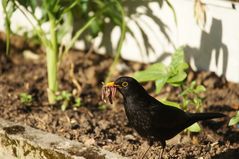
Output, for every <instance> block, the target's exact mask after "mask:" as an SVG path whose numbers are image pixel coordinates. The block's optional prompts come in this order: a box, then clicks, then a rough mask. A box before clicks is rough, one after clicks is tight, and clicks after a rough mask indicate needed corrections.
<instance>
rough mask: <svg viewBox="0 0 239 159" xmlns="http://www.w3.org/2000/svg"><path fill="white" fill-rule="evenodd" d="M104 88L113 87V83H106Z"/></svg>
mask: <svg viewBox="0 0 239 159" xmlns="http://www.w3.org/2000/svg"><path fill="white" fill-rule="evenodd" d="M106 86H107V87H114V86H115V83H114V82H108V83H106Z"/></svg>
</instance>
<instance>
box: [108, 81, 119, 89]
mask: <svg viewBox="0 0 239 159" xmlns="http://www.w3.org/2000/svg"><path fill="white" fill-rule="evenodd" d="M105 86H106V87H118V88H120V85H117V84H115V82H108V83H106V85H105Z"/></svg>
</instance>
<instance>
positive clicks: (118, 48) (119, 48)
mask: <svg viewBox="0 0 239 159" xmlns="http://www.w3.org/2000/svg"><path fill="white" fill-rule="evenodd" d="M115 2H116V3H117V5H118V7H119V9H120V12H121V16H122V23H121V26H120V28H121V35H120V39H119V42H118V46H117V49H116V55H115V58H114V61H113V63H112V65H111V66H110V70H109V73H108V75H107V77H106V80H105V83H107V82H109V80H110V77H111V76H112V74H113V72H114V71H115V67H116V64H117V63H118V62H119V58H120V54H121V49H122V46H123V42H124V39H125V34H126V23H125V19H124V18H125V13H124V8H123V7H122V6H121V4H120V3H119V2H118V1H117V0H116V1H115Z"/></svg>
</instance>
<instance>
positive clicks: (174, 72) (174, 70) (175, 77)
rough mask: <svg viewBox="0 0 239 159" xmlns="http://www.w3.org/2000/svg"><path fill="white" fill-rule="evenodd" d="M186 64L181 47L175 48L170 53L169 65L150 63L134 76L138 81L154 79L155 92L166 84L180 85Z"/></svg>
mask: <svg viewBox="0 0 239 159" xmlns="http://www.w3.org/2000/svg"><path fill="white" fill-rule="evenodd" d="M187 68H188V64H187V63H186V62H185V60H184V52H183V49H182V48H180V49H177V50H176V52H175V53H174V54H173V55H172V61H171V63H170V64H169V66H167V65H165V64H163V63H160V62H159V63H155V64H152V65H150V66H149V67H148V68H147V69H146V70H143V71H139V72H136V73H135V74H134V78H135V79H137V80H138V81H139V82H146V81H155V86H156V93H159V92H160V90H161V88H162V87H163V86H164V85H165V84H166V83H168V84H170V85H172V86H176V87H178V86H181V85H182V83H183V81H184V80H185V78H186V77H187V73H186V72H185V71H186V69H187Z"/></svg>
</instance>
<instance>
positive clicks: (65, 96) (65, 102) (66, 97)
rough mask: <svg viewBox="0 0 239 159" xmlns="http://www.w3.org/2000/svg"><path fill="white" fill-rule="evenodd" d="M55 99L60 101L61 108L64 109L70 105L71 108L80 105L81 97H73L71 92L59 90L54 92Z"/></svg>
mask: <svg viewBox="0 0 239 159" xmlns="http://www.w3.org/2000/svg"><path fill="white" fill-rule="evenodd" d="M56 101H58V102H59V103H61V110H62V111H65V110H66V109H67V108H68V107H69V106H70V105H72V106H73V108H77V107H80V106H81V105H82V103H81V98H79V97H74V96H73V95H72V94H71V93H69V92H67V91H61V92H58V93H57V94H56ZM72 101H74V102H72Z"/></svg>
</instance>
